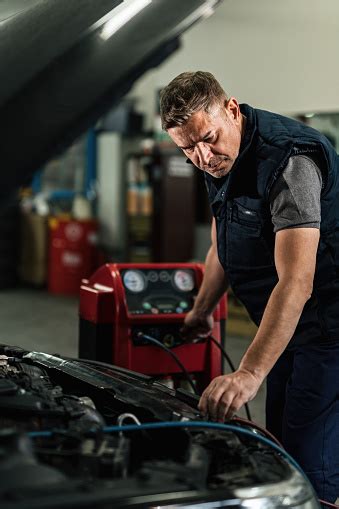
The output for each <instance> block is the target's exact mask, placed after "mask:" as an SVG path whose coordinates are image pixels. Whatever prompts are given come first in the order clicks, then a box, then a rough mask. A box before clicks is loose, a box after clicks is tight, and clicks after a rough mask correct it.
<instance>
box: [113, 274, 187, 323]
mask: <svg viewBox="0 0 339 509" xmlns="http://www.w3.org/2000/svg"><path fill="white" fill-rule="evenodd" d="M121 276H122V281H123V285H124V288H125V292H126V300H127V306H128V312H129V313H131V314H145V315H146V314H159V313H165V314H169V313H174V314H181V313H186V312H187V311H189V310H190V309H191V308H192V306H193V298H194V296H195V295H196V293H197V286H196V283H195V275H194V271H193V270H192V269H184V270H183V269H170V268H169V269H162V268H159V269H157V268H156V266H154V267H153V268H152V269H143V268H139V269H138V270H136V269H128V270H122V271H121ZM136 294H137V295H136Z"/></svg>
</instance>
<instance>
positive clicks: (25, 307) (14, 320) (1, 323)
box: [0, 288, 265, 425]
mask: <svg viewBox="0 0 339 509" xmlns="http://www.w3.org/2000/svg"><path fill="white" fill-rule="evenodd" d="M249 341H250V339H249V338H243V337H227V340H226V348H227V352H228V354H229V355H230V357H231V359H232V361H233V364H235V365H236V366H237V365H238V363H239V361H240V359H241V356H242V355H243V353H244V351H245V350H246V348H247V346H248V344H249ZM0 343H5V344H10V345H16V346H20V347H22V348H27V349H30V350H36V351H44V352H47V353H51V354H53V353H59V354H61V355H66V356H70V357H72V356H74V357H76V356H77V351H78V299H77V298H76V297H61V296H54V295H50V294H48V293H47V292H46V291H42V290H32V289H23V288H19V289H13V290H6V291H3V290H2V291H0ZM264 400H265V387H261V388H260V390H259V392H258V394H257V396H256V398H255V399H254V400H253V401H252V402H251V403H250V405H249V406H250V410H251V414H252V419H253V420H254V421H255V422H257V423H258V424H261V425H264V422H265V419H264ZM238 415H239V416H243V417H245V416H246V414H245V413H244V411H243V410H241V411H240V412H239V413H238Z"/></svg>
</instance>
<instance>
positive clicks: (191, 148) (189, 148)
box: [185, 147, 194, 154]
mask: <svg viewBox="0 0 339 509" xmlns="http://www.w3.org/2000/svg"><path fill="white" fill-rule="evenodd" d="M185 150H186V152H188V153H189V154H191V153H192V152H193V150H194V148H193V147H187V148H186V149H185Z"/></svg>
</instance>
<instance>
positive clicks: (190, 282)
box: [173, 270, 194, 292]
mask: <svg viewBox="0 0 339 509" xmlns="http://www.w3.org/2000/svg"><path fill="white" fill-rule="evenodd" d="M173 280H174V285H175V286H176V287H177V288H178V290H180V291H181V292H191V291H192V290H193V288H194V279H193V274H192V273H191V272H188V271H187V270H176V271H175V272H174V278H173Z"/></svg>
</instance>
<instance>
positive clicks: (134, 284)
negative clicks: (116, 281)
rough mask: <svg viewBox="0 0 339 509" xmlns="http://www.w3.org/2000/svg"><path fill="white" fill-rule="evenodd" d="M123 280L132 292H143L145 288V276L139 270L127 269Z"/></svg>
mask: <svg viewBox="0 0 339 509" xmlns="http://www.w3.org/2000/svg"><path fill="white" fill-rule="evenodd" d="M123 281H124V285H125V287H126V288H127V290H129V291H130V292H133V293H140V292H143V291H144V290H145V288H146V278H145V276H144V275H143V273H142V272H140V270H127V271H126V272H125V274H124V276H123Z"/></svg>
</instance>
